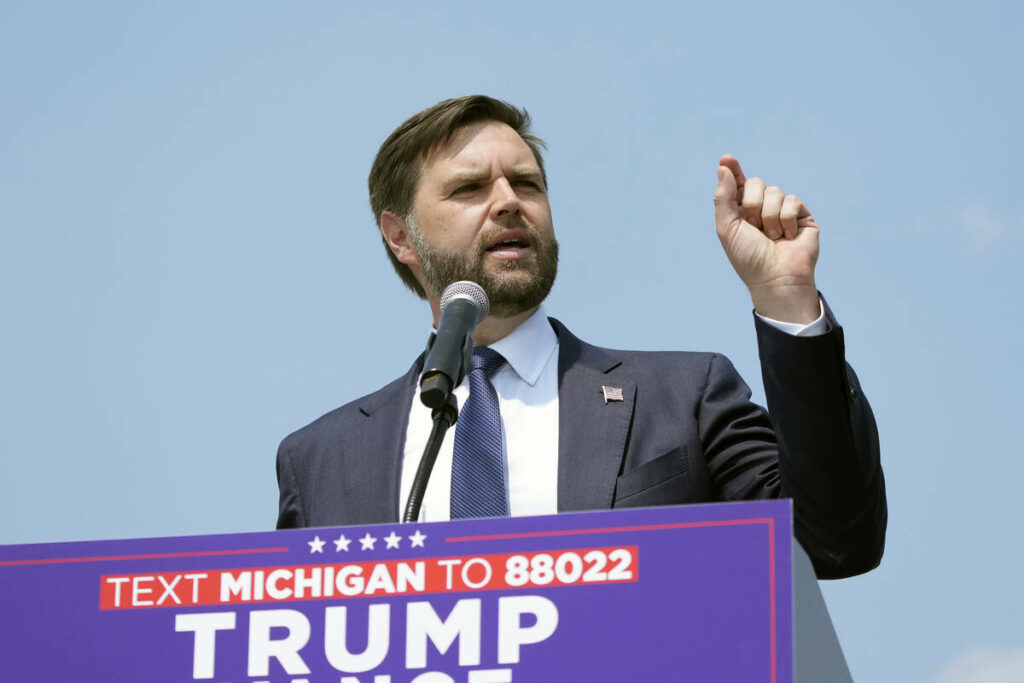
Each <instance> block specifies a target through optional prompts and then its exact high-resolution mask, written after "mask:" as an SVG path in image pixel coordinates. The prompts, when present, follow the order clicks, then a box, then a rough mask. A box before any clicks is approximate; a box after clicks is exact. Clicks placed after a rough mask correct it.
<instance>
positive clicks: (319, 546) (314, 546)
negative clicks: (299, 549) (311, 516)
mask: <svg viewBox="0 0 1024 683" xmlns="http://www.w3.org/2000/svg"><path fill="white" fill-rule="evenodd" d="M325 542H326V541H321V540H320V537H319V536H314V537H313V540H312V541H309V542H308V543H309V552H311V553H322V552H323V551H324V543H325Z"/></svg>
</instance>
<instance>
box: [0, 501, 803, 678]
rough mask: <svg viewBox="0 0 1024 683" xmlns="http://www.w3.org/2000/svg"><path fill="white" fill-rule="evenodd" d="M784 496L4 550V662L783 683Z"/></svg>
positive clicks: (788, 540) (52, 673)
mask: <svg viewBox="0 0 1024 683" xmlns="http://www.w3.org/2000/svg"><path fill="white" fill-rule="evenodd" d="M791 544H792V530H791V509H790V503H789V501H766V502H751V503H734V504H715V505H698V506H688V507H672V508H650V509H637V510H621V511H618V510H615V511H607V512H593V513H579V514H564V515H553V516H545V517H521V518H513V519H488V520H465V521H456V522H444V523H426V524H403V525H399V524H388V525H372V526H358V527H341V528H317V529H301V530H293V531H273V532H265V533H247V534H231V535H218V536H196V537H182V538H158V539H142V540H130V541H102V542H88V543H55V544H45V545H21V546H6V547H0V678H2V679H3V680H11V681H104V682H110V683H112V682H114V681H133V682H134V681H147V682H150V683H158V682H162V681H175V682H181V681H193V680H211V681H220V682H229V681H230V682H232V683H255V682H258V681H268V682H271V681H273V682H288V683H301V682H319V681H332V682H334V683H411V682H416V683H449V682H455V683H500V682H506V681H529V682H531V683H533V682H540V681H559V682H563V681H691V680H692V681H766V682H772V683H775V682H779V683H781V682H785V681H792V680H793V586H792V576H793V568H792V562H793V555H792V545H791Z"/></svg>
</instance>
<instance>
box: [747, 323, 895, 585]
mask: <svg viewBox="0 0 1024 683" xmlns="http://www.w3.org/2000/svg"><path fill="white" fill-rule="evenodd" d="M825 311H826V316H827V317H828V320H829V322H830V324H831V327H832V329H831V330H830V331H829V332H828V333H826V334H824V335H820V336H816V337H794V336H792V335H788V334H786V333H785V332H782V331H780V330H778V329H775V328H774V327H772V326H770V325H767V324H765V323H763V322H762V321H760V320H757V319H756V316H755V325H756V328H757V338H758V349H759V352H760V357H761V372H762V377H763V379H764V390H765V396H766V398H767V401H768V412H769V416H770V419H771V423H772V426H773V427H774V431H775V436H776V439H777V441H778V463H779V483H780V490H779V495H780V496H782V497H789V498H792V499H793V517H794V532H795V535H796V538H797V540H798V541H799V542H800V544H801V545H802V546H803V548H804V549H805V550H806V551H807V554H808V555H809V556H810V557H811V561H812V562H813V563H814V568H815V571H816V572H817V574H818V577H819V578H842V577H846V576H853V575H856V574H861V573H864V572H866V571H868V570H870V569H873V568H874V567H876V566H878V563H879V562H880V561H881V559H882V552H883V549H884V547H885V529H886V523H887V516H888V511H887V506H886V499H885V480H884V477H883V475H882V467H881V463H880V454H879V443H878V430H877V427H876V425H875V419H874V416H873V414H872V412H871V407H870V406H869V405H868V401H867V398H866V397H865V396H864V392H863V391H862V390H861V388H860V383H859V382H858V380H857V376H856V374H854V372H853V369H852V368H851V367H850V366H849V365H848V364H847V363H846V361H845V346H844V341H843V330H842V328H841V327H840V326H839V324H838V323H837V322H836V320H835V318H834V316H833V315H832V312H831V310H829V309H828V306H827V305H826V307H825Z"/></svg>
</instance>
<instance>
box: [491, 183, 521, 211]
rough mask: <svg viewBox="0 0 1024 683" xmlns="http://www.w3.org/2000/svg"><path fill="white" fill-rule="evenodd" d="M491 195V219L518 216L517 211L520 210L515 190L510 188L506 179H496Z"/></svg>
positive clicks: (510, 185)
mask: <svg viewBox="0 0 1024 683" xmlns="http://www.w3.org/2000/svg"><path fill="white" fill-rule="evenodd" d="M491 193H492V200H493V202H492V204H491V216H492V218H503V217H505V216H509V215H512V216H518V215H519V211H520V209H521V208H522V207H521V206H520V202H519V195H517V194H516V191H515V188H514V187H512V184H511V183H510V182H509V181H508V178H498V180H496V181H495V182H494V185H493V187H492V188H491Z"/></svg>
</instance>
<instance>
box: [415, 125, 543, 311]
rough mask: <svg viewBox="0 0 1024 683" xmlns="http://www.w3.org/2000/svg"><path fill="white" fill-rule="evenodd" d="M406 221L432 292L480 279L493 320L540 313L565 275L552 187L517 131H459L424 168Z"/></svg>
mask: <svg viewBox="0 0 1024 683" xmlns="http://www.w3.org/2000/svg"><path fill="white" fill-rule="evenodd" d="M413 206H414V208H413V215H411V216H409V217H407V218H406V223H407V225H408V226H409V229H410V232H411V233H412V235H413V239H414V241H415V246H416V253H417V256H418V257H419V261H420V265H421V267H422V272H423V279H424V281H425V282H424V285H425V287H426V289H427V290H428V292H430V293H432V294H433V295H435V296H438V295H440V293H441V292H442V291H443V290H444V288H445V287H447V286H448V285H449V284H451V283H452V282H455V281H458V280H472V281H474V282H476V283H478V284H479V285H480V286H481V287H483V288H484V291H486V292H487V296H488V297H489V298H490V300H491V314H492V315H494V316H497V317H500V318H507V317H511V316H514V315H516V314H519V313H522V312H525V311H528V310H530V309H532V308H536V307H537V306H538V305H540V303H541V302H542V301H543V300H544V298H545V297H546V296H547V295H548V292H549V291H550V290H551V286H552V284H554V281H555V274H556V272H557V270H558V243H557V242H556V241H555V235H554V228H553V227H552V222H551V207H550V206H549V204H548V197H547V188H546V187H545V186H544V178H543V176H542V175H541V172H540V167H539V166H538V165H537V162H536V160H535V159H534V157H533V153H532V152H531V151H530V148H529V146H527V144H526V143H525V142H523V139H522V138H520V137H519V134H518V133H516V132H515V130H513V129H512V128H511V127H509V126H507V125H505V124H503V123H497V122H483V123H477V124H474V125H470V126H467V127H466V128H463V129H461V130H460V131H458V132H457V133H456V134H455V136H454V137H453V138H452V140H451V142H450V143H449V144H448V146H447V147H445V148H444V149H441V150H438V151H436V152H434V153H433V154H432V155H431V156H430V157H429V158H428V159H427V161H426V162H425V163H424V165H423V169H422V172H421V174H420V181H419V185H418V186H417V188H416V195H415V200H414V204H413Z"/></svg>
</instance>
